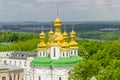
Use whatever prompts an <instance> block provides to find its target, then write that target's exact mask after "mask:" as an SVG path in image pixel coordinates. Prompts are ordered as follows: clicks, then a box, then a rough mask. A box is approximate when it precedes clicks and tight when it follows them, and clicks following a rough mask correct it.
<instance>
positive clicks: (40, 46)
mask: <svg viewBox="0 0 120 80" xmlns="http://www.w3.org/2000/svg"><path fill="white" fill-rule="evenodd" d="M45 39H46V35H45V33H44V31H43V27H42V31H41V33H40V43H39V44H38V47H37V49H38V50H46V49H47V45H46V43H45Z"/></svg>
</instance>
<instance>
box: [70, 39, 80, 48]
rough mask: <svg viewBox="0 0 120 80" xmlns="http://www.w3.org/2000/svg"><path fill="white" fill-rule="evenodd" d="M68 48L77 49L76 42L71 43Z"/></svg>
mask: <svg viewBox="0 0 120 80" xmlns="http://www.w3.org/2000/svg"><path fill="white" fill-rule="evenodd" d="M70 48H78V43H77V42H76V41H71V42H70Z"/></svg>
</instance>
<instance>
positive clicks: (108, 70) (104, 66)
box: [70, 40, 120, 80]
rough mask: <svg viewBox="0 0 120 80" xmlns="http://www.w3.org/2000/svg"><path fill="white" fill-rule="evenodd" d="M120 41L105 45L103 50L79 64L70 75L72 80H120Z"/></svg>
mask: <svg viewBox="0 0 120 80" xmlns="http://www.w3.org/2000/svg"><path fill="white" fill-rule="evenodd" d="M119 55H120V40H118V41H113V42H112V43H105V44H104V49H103V50H98V51H97V53H96V54H93V55H91V56H90V58H89V59H84V60H83V61H81V62H79V63H78V64H77V65H76V66H75V68H74V70H72V71H71V73H70V79H71V80H72V79H73V80H90V78H91V77H93V76H95V77H96V78H97V80H120V56H119Z"/></svg>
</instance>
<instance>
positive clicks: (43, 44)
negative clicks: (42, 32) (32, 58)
mask: <svg viewBox="0 0 120 80" xmlns="http://www.w3.org/2000/svg"><path fill="white" fill-rule="evenodd" d="M37 49H38V50H47V45H46V43H44V42H40V44H38V48H37Z"/></svg>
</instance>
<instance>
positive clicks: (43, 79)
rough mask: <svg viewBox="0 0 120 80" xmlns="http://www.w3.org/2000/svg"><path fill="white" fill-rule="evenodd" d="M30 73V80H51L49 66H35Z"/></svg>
mask: <svg viewBox="0 0 120 80" xmlns="http://www.w3.org/2000/svg"><path fill="white" fill-rule="evenodd" d="M31 73H32V74H31V79H32V80H51V68H50V67H49V66H48V67H45V66H43V67H42V66H41V67H35V68H33V69H32V72H31ZM39 78H40V79H39Z"/></svg>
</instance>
